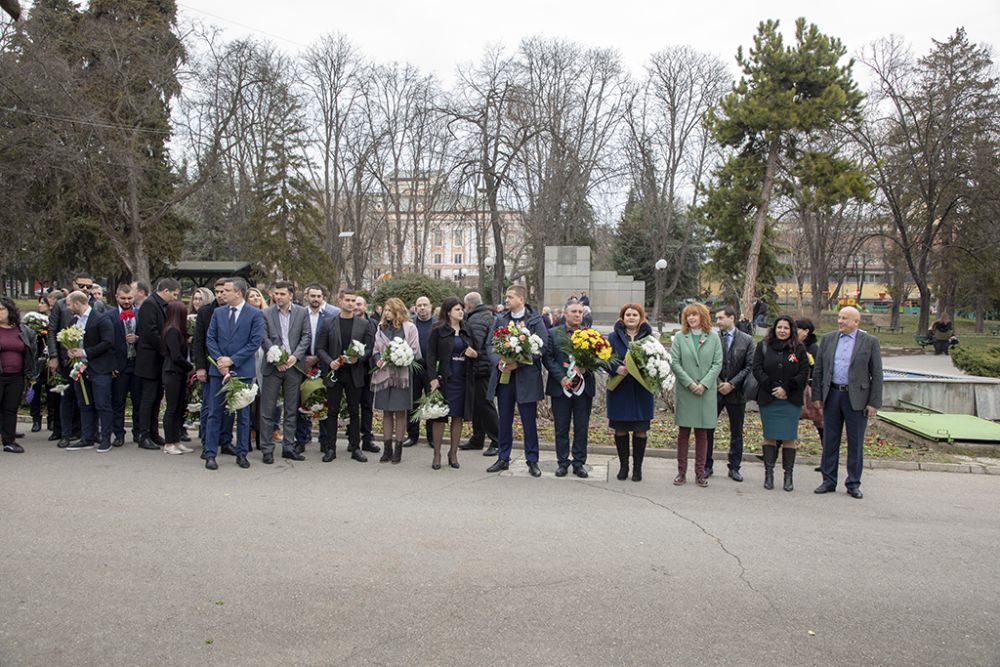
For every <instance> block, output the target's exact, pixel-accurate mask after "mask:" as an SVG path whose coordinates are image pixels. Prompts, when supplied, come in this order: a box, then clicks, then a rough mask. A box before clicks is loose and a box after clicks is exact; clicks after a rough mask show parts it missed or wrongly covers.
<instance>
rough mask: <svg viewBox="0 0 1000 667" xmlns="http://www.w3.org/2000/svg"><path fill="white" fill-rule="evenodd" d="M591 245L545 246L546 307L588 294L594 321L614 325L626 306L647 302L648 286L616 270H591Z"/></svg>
mask: <svg viewBox="0 0 1000 667" xmlns="http://www.w3.org/2000/svg"><path fill="white" fill-rule="evenodd" d="M590 261H591V254H590V248H589V247H588V246H546V247H545V294H544V305H547V306H550V307H561V306H562V305H563V304H565V303H566V300H567V299H568V298H569V297H570V296H573V295H574V294H578V293H579V292H587V295H588V296H589V297H590V309H591V311H592V313H593V316H594V321H596V322H604V323H610V322H614V321H615V320H616V319H618V310H619V309H620V308H621V306H622V304H624V303H629V302H632V303H644V302H645V300H646V283H645V282H643V281H641V280H635V279H634V278H632V276H622V275H618V274H617V273H615V272H614V271H591V270H590Z"/></svg>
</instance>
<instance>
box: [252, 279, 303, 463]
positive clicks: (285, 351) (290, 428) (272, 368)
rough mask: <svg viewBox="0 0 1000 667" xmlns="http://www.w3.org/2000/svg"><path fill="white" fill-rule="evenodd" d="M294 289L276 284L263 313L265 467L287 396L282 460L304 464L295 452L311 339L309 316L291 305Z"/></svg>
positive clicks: (262, 446)
mask: <svg viewBox="0 0 1000 667" xmlns="http://www.w3.org/2000/svg"><path fill="white" fill-rule="evenodd" d="M294 295H295V286H294V285H293V284H292V283H290V282H288V281H285V280H279V281H278V282H276V283H275V284H274V289H273V290H272V291H271V297H272V298H273V300H274V304H273V305H271V306H268V307H267V308H265V309H264V343H263V349H264V354H265V358H264V364H263V368H262V369H261V373H262V377H261V388H260V396H261V398H260V424H259V426H258V428H259V430H258V432H259V433H260V451H261V453H262V455H263V457H264V463H265V464H268V465H270V464H271V463H274V442H273V440H274V435H273V433H274V429H275V428H276V427H277V423H276V422H275V421H274V407H275V405H276V404H277V402H278V394H279V393H281V394H282V395H283V396H284V414H285V419H284V427H283V434H282V435H283V438H282V447H281V457H282V458H285V459H291V460H293V461H304V460H305V458H306V457H304V456H303V455H302V454H300V453H299V452H297V451H296V450H295V426H296V416H297V415H298V410H299V388H300V385H301V384H302V379H303V378H304V377H305V372H306V371H305V357H306V355H307V354H308V353H309V347H310V344H311V343H312V336H311V335H310V332H309V316H308V313H307V311H306V309H305V307H303V306H298V305H296V304H294V303H292V297H293V296H294Z"/></svg>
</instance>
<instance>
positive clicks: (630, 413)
mask: <svg viewBox="0 0 1000 667" xmlns="http://www.w3.org/2000/svg"><path fill="white" fill-rule="evenodd" d="M652 334H653V328H652V327H650V326H649V322H647V321H646V311H645V310H644V309H643V307H642V306H641V305H640V304H638V303H626V304H625V305H624V306H622V308H621V310H620V311H618V321H617V322H615V328H614V331H612V332H611V335H610V336H608V342H610V343H611V350H612V352H613V356H612V357H611V361H610V362H609V363H608V366H609V368H608V371H609V373H611V377H615V376H620V377H621V378H622V379H621V380H620V381H619V384H618V386H617V387H615V388H614V390H609V391H608V424H609V426H610V427H611V428H612V429H614V431H615V449H617V450H618V466H619V467H618V479H620V480H625V479H628V472H629V466H628V454H629V433H631V434H632V481H633V482H640V481H642V459H643V458H644V457H645V455H646V433H647V432H648V431H649V424H650V422H651V421H652V420H653V394H652V393H651V392H650V391H649V390H648V389H646V387H644V386H642V383H640V382H639V381H638V380H636V379H635V378H634V377H632V376H631V375H629V372H628V368H626V366H625V361H624V359H625V355H626V354H628V348H629V346H630V345H631V344H632V343H634V342H635V341H637V340H642V339H643V338H646V337H647V336H651V335H652Z"/></svg>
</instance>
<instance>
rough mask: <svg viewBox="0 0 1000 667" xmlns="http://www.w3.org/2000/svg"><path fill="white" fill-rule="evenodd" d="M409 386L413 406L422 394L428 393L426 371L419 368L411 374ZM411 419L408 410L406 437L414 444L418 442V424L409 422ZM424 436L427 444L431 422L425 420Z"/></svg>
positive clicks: (429, 437)
mask: <svg viewBox="0 0 1000 667" xmlns="http://www.w3.org/2000/svg"><path fill="white" fill-rule="evenodd" d="M412 383H413V384H411V385H410V386H411V387H412V388H413V406H414V408H415V407H416V405H417V400H418V399H419V398H420V397H421V396H423V395H424V394H427V393H429V392H428V391H427V369H425V368H421V369H420V372H419V373H414V374H413V380H412ZM412 418H413V410H409V411H408V412H407V413H406V437H407V438H409V439H410V440H412V441H413V442H416V441H417V440H420V424H418V423H417V422H415V421H410V420H411V419H412ZM424 435H426V436H427V442H430V441H431V422H430V420H427V421H425V422H424Z"/></svg>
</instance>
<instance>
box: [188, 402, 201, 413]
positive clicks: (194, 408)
mask: <svg viewBox="0 0 1000 667" xmlns="http://www.w3.org/2000/svg"><path fill="white" fill-rule="evenodd" d="M187 411H188V412H201V403H188V406H187Z"/></svg>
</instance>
